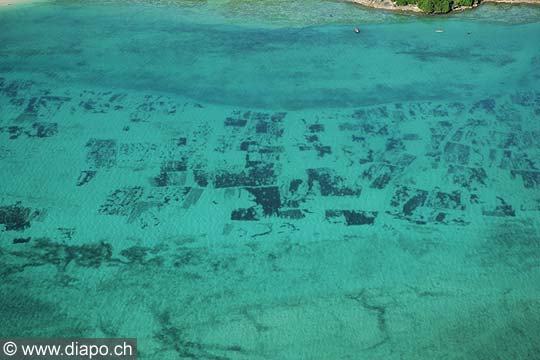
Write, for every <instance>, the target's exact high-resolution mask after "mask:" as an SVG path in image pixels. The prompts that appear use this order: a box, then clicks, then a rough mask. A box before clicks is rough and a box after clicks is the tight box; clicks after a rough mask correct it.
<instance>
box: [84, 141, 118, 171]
mask: <svg viewBox="0 0 540 360" xmlns="http://www.w3.org/2000/svg"><path fill="white" fill-rule="evenodd" d="M86 147H87V148H88V153H87V155H86V161H87V162H88V163H89V164H90V165H93V166H94V167H96V168H110V167H113V166H115V165H116V157H117V152H118V150H117V146H116V140H111V139H108V140H102V139H90V140H89V141H88V142H87V143H86Z"/></svg>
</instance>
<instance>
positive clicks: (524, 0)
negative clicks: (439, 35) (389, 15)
mask: <svg viewBox="0 0 540 360" xmlns="http://www.w3.org/2000/svg"><path fill="white" fill-rule="evenodd" d="M345 1H347V2H350V3H352V4H357V5H361V6H364V7H367V8H371V9H377V10H388V11H394V12H404V13H415V14H426V15H430V14H429V13H426V12H425V11H423V10H422V9H420V8H419V7H418V6H417V5H402V6H399V5H397V4H396V3H395V2H393V1H392V0H345ZM487 3H490V4H511V5H540V0H482V1H481V3H480V4H474V5H472V6H458V7H455V8H453V9H450V11H449V12H448V13H453V12H462V11H466V10H471V9H475V8H477V7H479V6H480V5H482V4H487ZM435 15H444V13H442V14H441V13H438V14H437V13H436V14H435Z"/></svg>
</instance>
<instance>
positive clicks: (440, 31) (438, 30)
mask: <svg viewBox="0 0 540 360" xmlns="http://www.w3.org/2000/svg"><path fill="white" fill-rule="evenodd" d="M435 32H436V33H442V32H444V30H441V29H437V30H435Z"/></svg>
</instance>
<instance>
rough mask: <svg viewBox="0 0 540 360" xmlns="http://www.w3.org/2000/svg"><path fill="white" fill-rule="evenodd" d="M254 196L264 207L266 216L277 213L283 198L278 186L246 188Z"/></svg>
mask: <svg viewBox="0 0 540 360" xmlns="http://www.w3.org/2000/svg"><path fill="white" fill-rule="evenodd" d="M246 190H247V191H249V192H250V193H251V194H252V195H253V196H254V197H255V203H256V204H257V205H260V206H261V207H262V208H263V214H264V215H265V216H271V215H277V213H278V211H279V208H280V207H281V198H280V194H279V188H278V187H277V186H269V187H256V188H246Z"/></svg>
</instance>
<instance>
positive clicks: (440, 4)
mask: <svg viewBox="0 0 540 360" xmlns="http://www.w3.org/2000/svg"><path fill="white" fill-rule="evenodd" d="M395 2H396V4H397V5H399V6H405V5H417V6H418V7H419V8H420V9H421V10H422V11H424V12H426V13H428V14H433V13H437V14H441V13H443V14H444V13H447V12H450V11H451V10H452V9H453V8H455V7H458V6H472V5H473V4H474V3H475V0H395Z"/></svg>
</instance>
